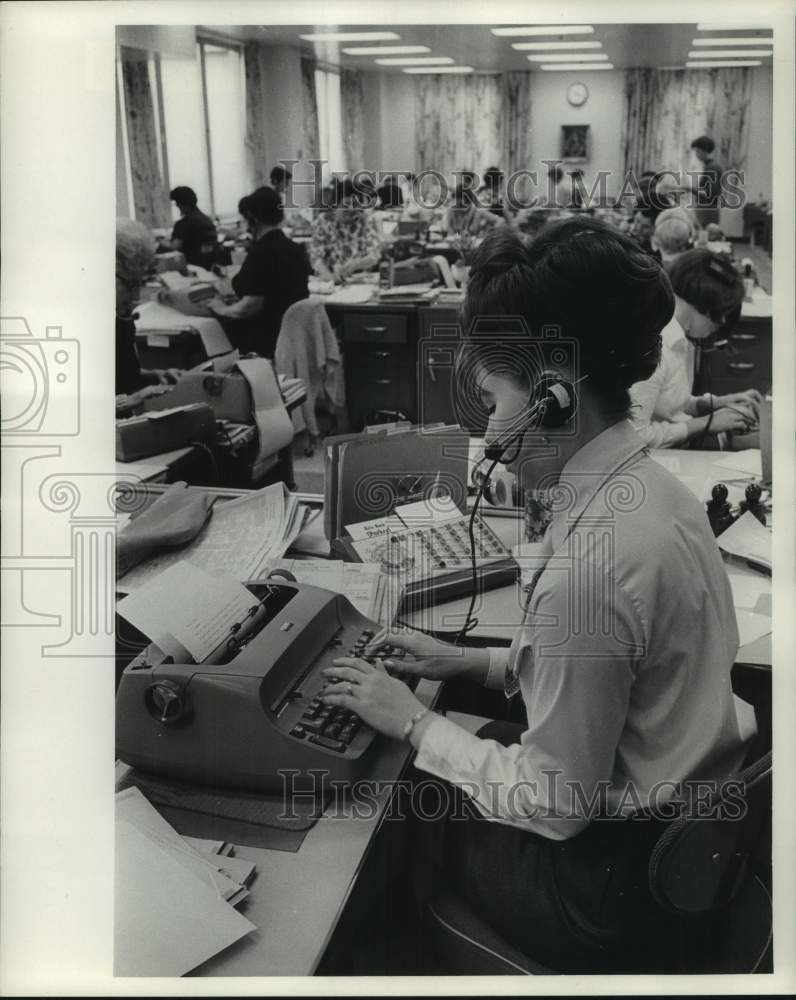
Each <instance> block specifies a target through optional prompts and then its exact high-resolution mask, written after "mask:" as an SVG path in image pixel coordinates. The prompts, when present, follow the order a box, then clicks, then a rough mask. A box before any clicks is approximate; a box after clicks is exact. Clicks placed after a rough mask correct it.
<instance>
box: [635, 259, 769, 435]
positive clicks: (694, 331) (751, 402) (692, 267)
mask: <svg viewBox="0 0 796 1000" xmlns="http://www.w3.org/2000/svg"><path fill="white" fill-rule="evenodd" d="M669 277H670V279H671V282H672V288H673V289H674V294H675V306H674V316H673V317H672V318H671V320H670V321H669V323H668V324H667V326H666V328H665V329H664V331H663V350H662V353H661V363H660V366H659V367H658V370H657V371H656V372H655V373H654V374H653V376H652V377H651V378H648V379H646V380H645V381H643V382H638V383H637V384H636V385H634V386H633V387H632V389H631V390H630V396H631V399H632V403H633V405H632V409H631V416H632V420H633V425H634V426H635V428H636V430H637V431H638V432H639V434H640V435H641V437H642V439H643V440H644V442H645V443H646V444H648V445H649V446H650V447H651V448H683V447H687V444H688V442H689V441H693V440H694V439H695V438H701V437H702V436H703V435H705V434H706V433H708V432H710V433H713V434H719V433H723V432H728V431H729V432H732V431H735V432H740V433H743V432H745V431H747V430H749V428H750V427H752V426H754V425H755V424H756V423H757V420H758V409H759V405H760V403H761V401H762V396H761V394H760V393H759V392H758V391H757V390H756V389H747V390H746V392H738V393H730V394H728V395H724V396H711V395H710V394H709V393H707V394H705V395H704V396H694V395H693V391H692V390H693V385H694V368H695V357H696V348H697V346H698V345H699V344H700V343H707V341H708V339H709V338H710V337H711V336H712V335H713V334H715V333H716V331H717V330H718V329H720V328H721V327H722V326H724V325H725V324H726V323H727V322H728V321H731V320H732V318H733V317H734V316H736V315H737V314H738V312H739V310H740V308H741V302H742V301H743V296H744V288H743V280H742V279H741V277H740V275H739V274H738V272H737V271H736V270H735V268H734V267H733V266H732V264H731V263H730V262H729V261H727V260H724V259H723V258H722V257H721V256H719V255H718V254H714V253H712V252H711V251H710V250H704V249H697V250H689V251H687V252H686V253H683V254H681V255H680V256H679V257H677V259H676V260H674V261H673V262H672V263H671V264H670V265H669Z"/></svg>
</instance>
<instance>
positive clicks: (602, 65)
mask: <svg viewBox="0 0 796 1000" xmlns="http://www.w3.org/2000/svg"><path fill="white" fill-rule="evenodd" d="M539 68H540V69H570V70H578V71H580V70H582V69H613V68H614V64H613V63H550V64H549V65H542V66H540V67H539Z"/></svg>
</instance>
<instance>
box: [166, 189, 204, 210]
mask: <svg viewBox="0 0 796 1000" xmlns="http://www.w3.org/2000/svg"><path fill="white" fill-rule="evenodd" d="M169 199H170V200H171V201H173V202H174V203H175V205H177V207H178V208H196V205H197V197H196V192H195V191H194V189H193V188H189V187H185V186H184V185H181V186H180V187H176V188H174V190H173V191H171V192H170V193H169Z"/></svg>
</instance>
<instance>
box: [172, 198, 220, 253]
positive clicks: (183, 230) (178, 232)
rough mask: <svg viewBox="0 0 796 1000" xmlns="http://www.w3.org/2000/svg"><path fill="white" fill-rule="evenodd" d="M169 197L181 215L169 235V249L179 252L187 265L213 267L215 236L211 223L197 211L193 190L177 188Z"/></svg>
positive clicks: (213, 225) (216, 244) (207, 217)
mask: <svg viewBox="0 0 796 1000" xmlns="http://www.w3.org/2000/svg"><path fill="white" fill-rule="evenodd" d="M169 197H170V198H171V200H172V201H173V202H174V204H175V205H176V206H177V209H178V210H179V213H180V218H179V219H178V220H177V221H176V222H175V223H174V229H173V230H172V233H171V247H172V249H173V250H180V251H181V252H182V253H183V254H184V255H185V259H186V261H187V262H188V263H189V264H194V265H195V266H197V267H206V268H210V267H212V266H213V264H214V263H215V258H216V248H217V246H218V236H217V234H216V227H215V223H214V222H213V220H212V219H211V218H210V216H209V215H205V213H204V212H202V211H201V210H200V209H199V207H198V205H197V198H196V192H195V191H194V190H193V188H189V187H176V188H174V190H173V191H172V192H171V194H170V195H169Z"/></svg>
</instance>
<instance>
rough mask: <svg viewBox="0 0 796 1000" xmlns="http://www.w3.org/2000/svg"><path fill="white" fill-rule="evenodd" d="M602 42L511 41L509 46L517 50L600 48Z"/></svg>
mask: <svg viewBox="0 0 796 1000" xmlns="http://www.w3.org/2000/svg"><path fill="white" fill-rule="evenodd" d="M602 46H603V43H602V42H576V41H572V42H512V43H511V47H512V48H513V49H517V50H518V51H519V52H526V51H527V52H531V51H533V52H537V51H545V52H546V51H549V50H551V49H601V48H602Z"/></svg>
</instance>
